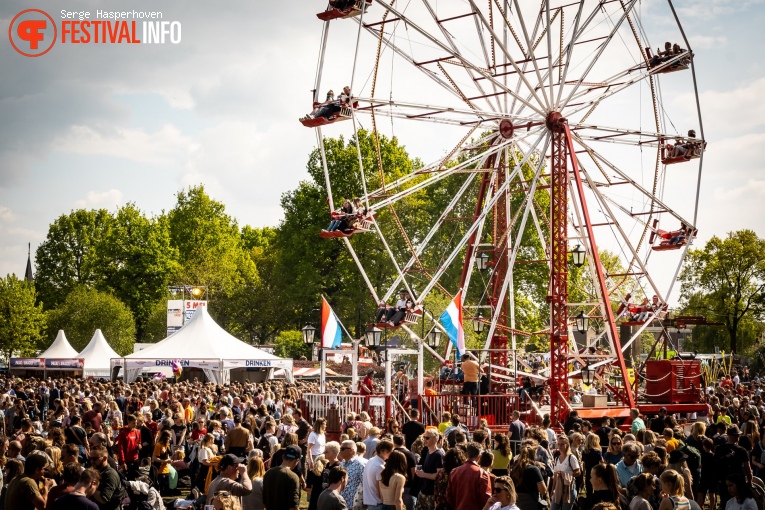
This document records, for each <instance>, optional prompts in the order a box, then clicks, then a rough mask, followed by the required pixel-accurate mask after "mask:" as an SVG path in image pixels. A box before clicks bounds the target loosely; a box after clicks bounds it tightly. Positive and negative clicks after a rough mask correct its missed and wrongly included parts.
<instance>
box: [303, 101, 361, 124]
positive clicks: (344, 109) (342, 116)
mask: <svg viewBox="0 0 765 510" xmlns="http://www.w3.org/2000/svg"><path fill="white" fill-rule="evenodd" d="M358 104H359V103H358V102H356V103H353V105H350V104H347V103H345V104H343V106H341V107H340V111H338V112H335V113H333V114H332V115H330V116H329V117H313V118H307V117H303V118H302V119H300V123H301V124H302V125H304V126H305V127H309V128H315V127H321V126H326V125H328V124H334V123H335V122H341V121H344V120H351V118H352V117H353V109H354V108H356V107H357V106H358ZM320 106H321V103H317V102H314V103H313V108H314V110H316V109H318V108H319V107H320Z"/></svg>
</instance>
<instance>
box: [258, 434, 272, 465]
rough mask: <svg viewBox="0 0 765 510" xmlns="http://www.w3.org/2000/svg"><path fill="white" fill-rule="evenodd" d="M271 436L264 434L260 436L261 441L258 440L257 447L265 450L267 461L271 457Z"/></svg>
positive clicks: (265, 459)
mask: <svg viewBox="0 0 765 510" xmlns="http://www.w3.org/2000/svg"><path fill="white" fill-rule="evenodd" d="M268 438H269V436H267V435H265V434H263V436H262V437H261V438H260V441H258V446H256V448H257V449H258V450H260V451H261V452H263V461H264V462H265V461H267V460H268V459H270V458H271V442H270V441H269V440H268Z"/></svg>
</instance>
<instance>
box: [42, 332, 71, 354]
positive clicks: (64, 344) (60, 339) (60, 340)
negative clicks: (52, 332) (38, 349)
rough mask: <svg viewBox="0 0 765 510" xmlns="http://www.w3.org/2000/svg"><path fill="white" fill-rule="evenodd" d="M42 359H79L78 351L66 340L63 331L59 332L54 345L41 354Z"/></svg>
mask: <svg viewBox="0 0 765 510" xmlns="http://www.w3.org/2000/svg"><path fill="white" fill-rule="evenodd" d="M39 357H40V358H55V359H71V358H76V357H77V351H75V350H74V347H72V346H71V344H70V343H69V340H67V339H66V335H65V334H64V330H63V329H59V330H58V335H56V339H55V340H53V343H52V344H50V347H48V348H47V349H46V350H45V352H43V353H42V354H40V356H39Z"/></svg>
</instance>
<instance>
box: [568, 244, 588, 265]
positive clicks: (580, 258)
mask: <svg viewBox="0 0 765 510" xmlns="http://www.w3.org/2000/svg"><path fill="white" fill-rule="evenodd" d="M586 256H587V252H586V251H585V250H584V248H582V245H581V244H577V245H576V246H575V247H574V249H573V250H571V262H573V263H574V265H575V266H576V267H582V266H583V265H584V259H585V257H586Z"/></svg>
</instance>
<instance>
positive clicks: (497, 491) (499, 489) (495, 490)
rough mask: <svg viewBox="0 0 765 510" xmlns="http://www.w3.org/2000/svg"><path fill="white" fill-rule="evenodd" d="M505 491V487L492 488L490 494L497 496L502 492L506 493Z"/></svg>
mask: <svg viewBox="0 0 765 510" xmlns="http://www.w3.org/2000/svg"><path fill="white" fill-rule="evenodd" d="M506 490H507V487H493V488H492V491H491V492H492V493H493V494H498V493H500V492H502V491H506Z"/></svg>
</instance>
